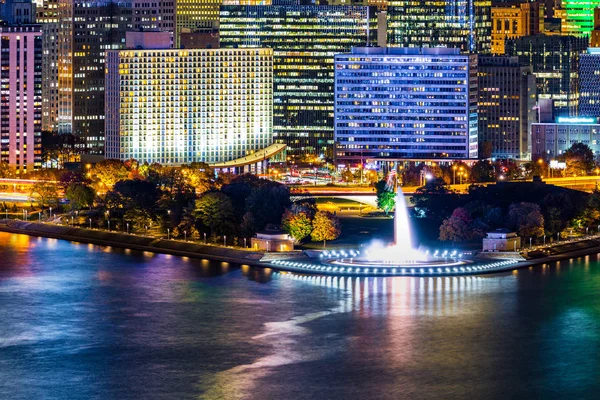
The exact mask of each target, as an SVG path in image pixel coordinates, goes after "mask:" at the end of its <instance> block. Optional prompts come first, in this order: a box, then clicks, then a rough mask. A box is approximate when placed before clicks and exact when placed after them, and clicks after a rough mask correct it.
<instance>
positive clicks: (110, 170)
mask: <svg viewBox="0 0 600 400" xmlns="http://www.w3.org/2000/svg"><path fill="white" fill-rule="evenodd" d="M90 174H91V176H92V180H93V182H94V183H95V184H96V185H97V186H98V188H97V189H98V191H103V192H105V191H108V190H110V189H112V188H113V186H115V183H117V182H119V181H122V180H125V179H127V178H128V177H129V171H128V170H127V168H125V165H124V164H123V162H121V161H119V160H110V159H109V160H103V161H101V162H99V163H98V164H96V165H94V166H93V168H92V170H91V172H90Z"/></svg>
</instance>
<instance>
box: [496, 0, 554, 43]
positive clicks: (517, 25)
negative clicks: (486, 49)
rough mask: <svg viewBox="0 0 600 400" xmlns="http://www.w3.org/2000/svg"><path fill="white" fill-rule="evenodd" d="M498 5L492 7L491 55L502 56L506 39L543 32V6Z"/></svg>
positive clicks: (538, 4) (522, 4)
mask: <svg viewBox="0 0 600 400" xmlns="http://www.w3.org/2000/svg"><path fill="white" fill-rule="evenodd" d="M500 4H501V5H500ZM500 4H498V5H494V6H492V53H493V54H496V55H503V54H504V41H505V40H506V39H516V38H519V37H523V36H530V35H537V34H538V33H541V32H543V31H544V29H543V28H544V5H543V4H540V3H519V4H502V3H500Z"/></svg>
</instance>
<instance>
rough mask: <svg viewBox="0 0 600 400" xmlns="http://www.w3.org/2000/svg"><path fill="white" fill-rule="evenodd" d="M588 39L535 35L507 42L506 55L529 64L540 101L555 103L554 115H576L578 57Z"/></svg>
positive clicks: (585, 46) (586, 44)
mask: <svg viewBox="0 0 600 400" xmlns="http://www.w3.org/2000/svg"><path fill="white" fill-rule="evenodd" d="M587 47H588V39H587V37H575V36H548V35H534V36H525V37H522V38H518V39H513V40H507V41H506V55H509V56H518V57H519V61H520V62H521V63H522V64H524V65H531V67H532V70H533V73H534V75H535V76H536V84H537V93H538V98H539V99H550V100H552V101H553V103H554V114H555V115H556V116H569V115H571V116H576V115H577V111H578V104H579V72H578V70H579V55H580V54H581V53H583V52H584V51H585V50H586V49H587Z"/></svg>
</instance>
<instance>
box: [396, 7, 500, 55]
mask: <svg viewBox="0 0 600 400" xmlns="http://www.w3.org/2000/svg"><path fill="white" fill-rule="evenodd" d="M491 6H492V2H491V0H464V1H456V0H440V1H426V2H423V1H409V0H389V1H388V8H387V30H388V35H387V36H388V38H387V43H388V46H390V47H458V48H460V49H461V51H462V52H468V53H477V54H489V53H490V52H491V40H492V37H491V29H492V19H491V13H490V10H491Z"/></svg>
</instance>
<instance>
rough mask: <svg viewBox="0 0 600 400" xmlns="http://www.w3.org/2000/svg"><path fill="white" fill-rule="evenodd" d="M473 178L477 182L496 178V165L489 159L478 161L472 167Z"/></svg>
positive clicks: (490, 180)
mask: <svg viewBox="0 0 600 400" xmlns="http://www.w3.org/2000/svg"><path fill="white" fill-rule="evenodd" d="M471 178H472V179H473V181H475V182H492V181H493V180H494V167H493V166H492V164H491V163H490V162H489V161H486V160H480V161H477V162H476V163H475V164H473V166H472V167H471Z"/></svg>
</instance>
